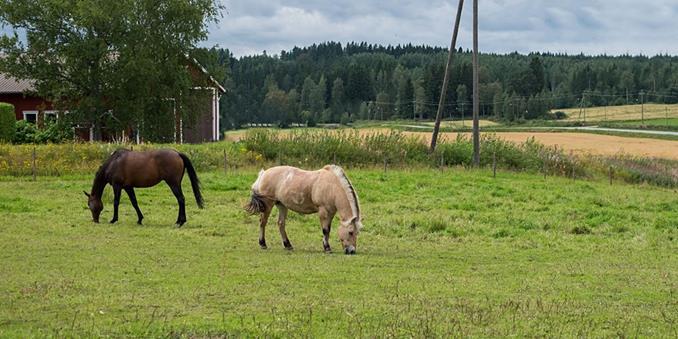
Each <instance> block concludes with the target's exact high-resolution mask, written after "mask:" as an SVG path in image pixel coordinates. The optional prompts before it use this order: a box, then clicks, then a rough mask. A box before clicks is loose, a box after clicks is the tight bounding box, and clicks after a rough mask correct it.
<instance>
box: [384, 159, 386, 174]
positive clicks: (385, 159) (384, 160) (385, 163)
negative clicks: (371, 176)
mask: <svg viewBox="0 0 678 339" xmlns="http://www.w3.org/2000/svg"><path fill="white" fill-rule="evenodd" d="M384 174H386V155H384Z"/></svg>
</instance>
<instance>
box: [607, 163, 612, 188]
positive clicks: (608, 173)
mask: <svg viewBox="0 0 678 339" xmlns="http://www.w3.org/2000/svg"><path fill="white" fill-rule="evenodd" d="M607 175H608V176H609V177H610V185H612V166H610V168H609V169H608V170H607Z"/></svg>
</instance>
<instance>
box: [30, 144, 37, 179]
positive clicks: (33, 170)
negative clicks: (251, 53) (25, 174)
mask: <svg viewBox="0 0 678 339" xmlns="http://www.w3.org/2000/svg"><path fill="white" fill-rule="evenodd" d="M35 170H36V168H35V147H33V164H32V166H31V172H32V173H33V181H35Z"/></svg>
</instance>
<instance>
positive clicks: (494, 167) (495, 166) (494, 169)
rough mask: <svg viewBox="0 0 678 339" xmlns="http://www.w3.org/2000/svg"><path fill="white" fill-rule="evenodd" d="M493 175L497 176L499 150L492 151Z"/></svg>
mask: <svg viewBox="0 0 678 339" xmlns="http://www.w3.org/2000/svg"><path fill="white" fill-rule="evenodd" d="M492 177H493V178H496V177H497V151H494V152H492Z"/></svg>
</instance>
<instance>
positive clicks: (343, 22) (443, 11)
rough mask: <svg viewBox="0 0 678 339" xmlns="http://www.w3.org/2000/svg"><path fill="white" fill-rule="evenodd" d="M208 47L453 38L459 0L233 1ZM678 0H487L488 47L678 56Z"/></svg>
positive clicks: (444, 41) (466, 37)
mask: <svg viewBox="0 0 678 339" xmlns="http://www.w3.org/2000/svg"><path fill="white" fill-rule="evenodd" d="M225 5H226V6H227V9H228V13H227V14H226V15H225V16H224V18H223V20H222V21H221V23H220V24H218V25H214V26H213V27H211V29H210V38H209V40H208V41H207V42H206V44H205V45H213V44H218V45H220V46H222V47H225V48H229V49H231V51H233V52H234V53H235V54H236V55H237V56H240V55H247V54H254V53H261V52H262V51H263V50H266V51H268V52H269V53H273V54H277V53H279V52H280V50H283V49H284V50H289V49H291V48H292V47H294V46H306V45H309V44H312V43H318V42H322V41H330V40H331V41H340V42H348V41H367V42H370V43H380V44H398V43H410V42H411V43H413V44H429V45H436V46H447V45H448V44H449V39H450V34H451V27H452V20H453V19H454V15H455V11H456V8H457V1H456V0H446V1H444V0H433V1H426V2H423V1H406V0H400V1H389V2H385V1H377V0H336V1H310V0H288V1H281V0H231V1H226V2H225ZM464 6H465V9H464V16H463V18H462V28H461V31H460V38H459V44H460V45H461V46H463V47H465V48H466V47H470V46H471V34H470V32H471V6H472V1H471V0H466V1H465V5H464ZM677 16H678V4H677V3H676V1H675V0H655V1H652V2H649V1H645V2H637V1H632V0H619V1H607V0H589V1H585V0H571V1H557V0H546V1H529V0H484V1H480V24H479V26H480V48H481V50H482V51H484V52H511V51H514V50H517V51H519V52H531V51H552V52H567V53H573V54H577V53H580V52H584V53H587V54H598V53H608V54H622V53H632V54H638V53H643V54H647V55H654V54H657V53H669V54H674V55H676V54H678V44H676V38H675V32H678V20H675V18H676V17H677Z"/></svg>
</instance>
